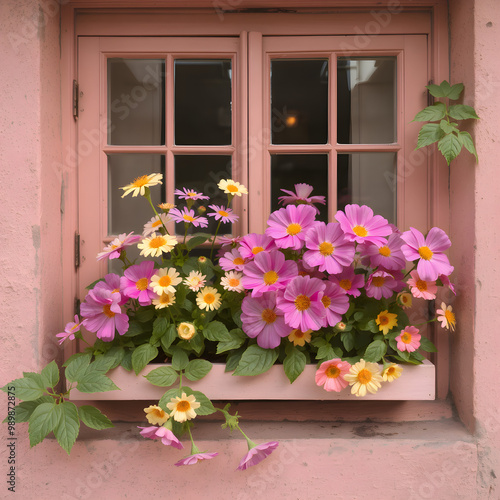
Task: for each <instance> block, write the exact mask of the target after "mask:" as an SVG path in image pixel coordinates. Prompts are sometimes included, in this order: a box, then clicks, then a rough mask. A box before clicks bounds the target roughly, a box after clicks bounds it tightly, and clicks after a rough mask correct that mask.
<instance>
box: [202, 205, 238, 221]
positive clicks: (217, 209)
mask: <svg viewBox="0 0 500 500" xmlns="http://www.w3.org/2000/svg"><path fill="white" fill-rule="evenodd" d="M208 208H211V209H212V210H213V212H210V213H209V214H208V215H209V216H210V217H215V220H221V221H222V222H223V223H224V224H225V223H226V222H236V221H237V220H238V219H239V217H238V216H237V215H236V214H235V213H234V212H233V210H232V209H231V208H226V207H224V206H222V205H221V206H218V205H208Z"/></svg>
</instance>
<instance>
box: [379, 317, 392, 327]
mask: <svg viewBox="0 0 500 500" xmlns="http://www.w3.org/2000/svg"><path fill="white" fill-rule="evenodd" d="M378 320H379V321H380V324H381V325H387V323H389V318H388V317H387V316H379V318H378Z"/></svg>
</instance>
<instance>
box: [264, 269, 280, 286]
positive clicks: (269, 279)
mask: <svg viewBox="0 0 500 500" xmlns="http://www.w3.org/2000/svg"><path fill="white" fill-rule="evenodd" d="M278 278H279V276H278V273H277V272H276V271H267V273H265V274H264V283H265V284H266V285H273V284H274V283H276V282H277V281H278Z"/></svg>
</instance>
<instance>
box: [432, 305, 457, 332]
mask: <svg viewBox="0 0 500 500" xmlns="http://www.w3.org/2000/svg"><path fill="white" fill-rule="evenodd" d="M436 313H437V314H438V317H437V319H438V321H441V328H447V329H449V330H451V331H452V332H453V331H455V325H456V324H457V320H456V319H455V313H454V312H453V311H452V307H451V306H447V305H446V304H445V303H444V302H441V309H437V310H436ZM439 315H440V316H439Z"/></svg>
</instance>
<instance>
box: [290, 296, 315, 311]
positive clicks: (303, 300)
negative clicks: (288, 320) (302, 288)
mask: <svg viewBox="0 0 500 500" xmlns="http://www.w3.org/2000/svg"><path fill="white" fill-rule="evenodd" d="M294 303H295V308H296V309H297V311H305V310H306V309H309V307H310V305H311V299H310V298H309V297H308V296H307V295H298V296H297V297H296V299H295V302H294Z"/></svg>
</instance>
